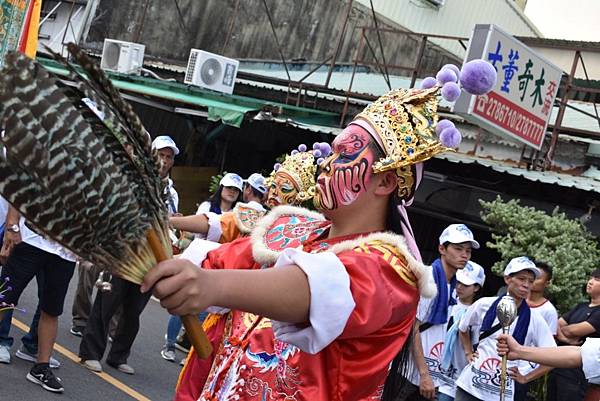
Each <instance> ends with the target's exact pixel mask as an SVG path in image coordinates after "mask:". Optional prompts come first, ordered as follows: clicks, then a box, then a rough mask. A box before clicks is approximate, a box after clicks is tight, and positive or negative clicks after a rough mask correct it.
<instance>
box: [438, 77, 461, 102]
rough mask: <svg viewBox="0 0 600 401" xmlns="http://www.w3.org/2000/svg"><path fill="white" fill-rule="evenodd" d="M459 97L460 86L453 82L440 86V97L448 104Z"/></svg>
mask: <svg viewBox="0 0 600 401" xmlns="http://www.w3.org/2000/svg"><path fill="white" fill-rule="evenodd" d="M459 96H460V86H458V84H457V83H455V82H446V83H445V84H444V86H442V97H443V98H444V99H446V100H447V101H449V102H454V101H456V99H458V97H459Z"/></svg>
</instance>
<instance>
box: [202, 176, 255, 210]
mask: <svg viewBox="0 0 600 401" xmlns="http://www.w3.org/2000/svg"><path fill="white" fill-rule="evenodd" d="M243 190H244V180H242V177H240V176H239V175H237V174H235V173H227V174H225V175H224V176H223V178H221V181H219V188H218V189H217V191H216V192H215V193H214V194H212V196H211V197H210V198H208V200H207V201H205V202H202V203H201V204H200V206H199V207H198V211H197V212H196V214H201V213H208V212H211V213H216V214H222V213H225V212H229V211H231V210H232V209H233V208H234V207H235V204H236V203H237V202H238V201H240V200H242V199H241V198H242V196H241V195H242V191H243Z"/></svg>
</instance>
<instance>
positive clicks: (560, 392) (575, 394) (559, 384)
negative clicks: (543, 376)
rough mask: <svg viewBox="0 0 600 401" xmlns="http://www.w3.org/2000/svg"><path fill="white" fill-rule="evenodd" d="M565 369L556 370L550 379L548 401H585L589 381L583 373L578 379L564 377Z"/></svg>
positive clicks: (568, 376)
mask: <svg viewBox="0 0 600 401" xmlns="http://www.w3.org/2000/svg"><path fill="white" fill-rule="evenodd" d="M562 371H563V369H554V370H553V371H551V372H550V376H549V377H548V388H547V392H548V397H547V398H546V399H547V400H548V401H564V400H568V401H583V398H584V397H585V390H586V388H587V381H586V380H585V376H584V375H583V373H581V375H580V379H578V378H577V377H575V376H577V375H573V374H571V375H562V374H561V372H562Z"/></svg>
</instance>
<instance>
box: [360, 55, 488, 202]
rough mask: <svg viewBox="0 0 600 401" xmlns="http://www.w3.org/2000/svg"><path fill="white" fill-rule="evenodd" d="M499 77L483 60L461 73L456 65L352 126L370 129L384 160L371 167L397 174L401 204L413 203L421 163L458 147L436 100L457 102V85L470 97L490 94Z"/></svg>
mask: <svg viewBox="0 0 600 401" xmlns="http://www.w3.org/2000/svg"><path fill="white" fill-rule="evenodd" d="M495 74H496V71H495V69H494V67H493V66H492V65H491V64H489V63H488V62H486V61H484V60H473V61H471V62H469V63H466V64H465V67H463V70H462V71H459V69H458V67H456V66H454V65H446V66H444V67H443V68H442V69H441V70H440V72H439V73H438V74H437V76H436V78H433V77H430V78H426V79H425V80H424V81H423V84H422V88H421V89H396V90H393V91H391V92H388V93H386V94H385V95H383V96H381V97H380V98H379V99H377V100H376V101H375V102H373V103H371V104H370V105H368V106H367V107H366V108H365V109H364V110H363V111H362V112H361V113H359V114H358V115H357V116H356V117H355V119H354V120H353V121H352V122H351V123H350V124H356V125H359V126H361V127H362V128H364V129H366V130H367V131H368V132H369V133H370V134H371V135H372V136H373V137H374V138H375V139H376V140H377V142H378V143H379V145H380V147H381V148H382V150H383V152H384V154H385V155H384V157H383V158H381V159H380V160H378V161H377V162H375V163H374V164H373V171H374V172H375V173H380V172H384V171H390V170H395V171H396V175H397V176H398V195H399V196H400V198H401V199H409V198H410V197H412V194H413V192H414V189H415V185H416V177H415V168H414V166H415V165H416V164H417V163H421V162H424V161H425V160H428V159H430V158H432V157H433V156H435V155H437V154H439V153H442V152H445V151H448V150H453V149H454V148H456V147H458V145H459V144H460V140H461V136H460V132H458V130H457V129H456V127H455V126H454V124H453V123H452V122H450V121H449V120H442V121H440V122H439V123H438V114H437V107H438V103H439V98H438V95H440V94H441V95H442V96H443V97H444V98H445V99H446V100H448V101H451V102H453V101H455V100H456V99H457V98H458V96H459V95H460V91H461V87H460V86H459V84H458V81H459V79H460V83H461V84H462V86H463V89H465V90H467V91H468V92H470V93H473V94H478V95H480V94H483V93H486V92H488V91H489V90H490V89H491V88H492V87H493V85H494V83H495V78H496V75H495ZM365 123H366V124H365ZM436 134H437V135H436Z"/></svg>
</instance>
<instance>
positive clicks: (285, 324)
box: [143, 75, 460, 400]
mask: <svg viewBox="0 0 600 401" xmlns="http://www.w3.org/2000/svg"><path fill="white" fill-rule="evenodd" d="M455 78H456V75H455ZM439 90H440V88H439V87H438V86H437V85H436V86H434V87H432V88H429V89H423V90H403V89H400V90H396V91H392V92H390V93H388V94H386V95H384V96H382V97H381V98H380V99H378V100H377V101H376V102H374V103H373V104H371V105H369V106H368V107H367V108H366V109H365V110H364V111H363V112H362V113H360V114H359V115H358V116H357V117H356V118H355V120H354V121H353V122H352V123H351V124H350V125H349V126H348V127H347V128H346V129H345V130H344V131H343V132H342V133H341V134H340V135H338V136H337V137H336V139H335V140H334V142H333V146H332V150H333V154H332V155H331V156H329V157H328V158H327V159H325V161H324V162H323V163H322V164H321V165H320V169H321V172H320V174H319V176H318V179H317V192H316V195H315V205H316V206H317V208H318V209H319V210H320V211H322V212H323V215H321V214H318V213H315V212H310V211H308V210H305V209H301V208H292V207H289V206H288V207H282V208H276V209H274V210H273V211H272V212H271V213H270V214H269V215H268V216H267V217H265V218H263V219H262V220H261V221H260V222H259V223H258V225H257V226H256V227H255V229H254V230H253V233H252V235H251V237H250V238H240V239H238V240H236V241H233V242H231V243H228V244H225V245H223V246H221V247H219V248H218V249H216V250H214V251H212V252H209V253H208V255H207V258H206V259H205V260H204V261H203V262H202V267H203V268H201V269H199V268H198V267H197V266H196V265H194V264H193V263H191V262H189V261H187V260H185V259H173V260H169V261H166V262H162V263H160V264H159V265H157V266H156V267H155V268H154V269H151V271H150V272H149V273H148V274H147V275H146V276H145V281H144V284H143V290H146V291H147V290H149V289H150V288H153V292H154V294H155V295H156V296H157V297H158V298H159V299H160V300H161V304H162V305H163V306H164V307H165V308H167V309H168V310H169V311H170V312H171V313H178V314H190V313H198V312H199V311H202V310H205V309H206V308H208V307H211V306H213V307H219V308H227V309H229V310H231V313H230V314H229V315H228V318H227V320H226V323H225V324H226V326H225V336H224V338H223V341H222V342H221V344H220V345H219V347H218V349H217V351H216V355H215V360H214V363H213V365H212V368H211V371H210V373H209V376H208V379H207V381H206V383H205V385H204V388H203V391H202V393H201V395H200V397H199V400H234V399H235V400H266V399H282V400H283V399H285V400H367V399H373V398H379V397H380V396H381V394H382V392H383V391H384V382H385V378H386V375H387V372H388V369H389V364H390V362H391V360H392V359H393V357H394V356H395V355H397V354H398V353H399V351H401V350H402V349H403V348H404V346H405V343H406V341H407V339H408V338H409V334H410V332H411V327H412V325H413V322H414V319H415V314H416V307H417V303H418V299H419V293H421V295H423V296H432V295H434V294H435V289H434V288H435V284H434V282H433V277H432V273H431V269H430V268H427V267H425V266H423V265H422V264H421V263H420V262H418V261H417V260H416V259H415V257H414V256H413V253H412V252H411V251H409V248H408V247H407V245H406V242H405V240H404V238H403V237H402V236H401V235H400V234H401V233H404V234H405V235H406V234H407V233H408V232H409V231H410V230H409V229H408V226H407V224H404V225H403V224H401V223H400V214H399V213H398V206H399V205H401V203H402V201H408V200H410V199H411V198H412V196H413V193H414V190H415V188H416V185H417V183H418V174H417V171H418V170H419V169H418V168H417V164H419V163H420V162H422V161H424V160H427V159H429V158H431V157H432V156H434V155H435V154H438V153H440V152H443V151H445V150H447V149H448V148H447V147H446V146H445V145H443V144H442V143H440V142H439V141H438V139H437V138H436V136H435V134H434V132H433V129H434V127H435V125H436V124H437V114H436V110H437V103H438V101H437V94H438V93H439ZM447 129H449V128H447ZM453 129H454V128H453ZM445 131H446V130H444V131H442V133H441V135H440V136H441V137H442V138H444V137H446V138H452V139H456V135H460V134H458V132H456V133H455V132H454V131H452V132H446V134H444V132H445ZM452 142H453V144H454V143H456V142H457V141H455V140H454V141H452ZM446 144H449V142H446ZM405 223H406V222H405ZM403 228H404V229H403Z"/></svg>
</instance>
